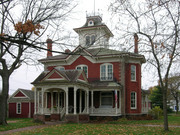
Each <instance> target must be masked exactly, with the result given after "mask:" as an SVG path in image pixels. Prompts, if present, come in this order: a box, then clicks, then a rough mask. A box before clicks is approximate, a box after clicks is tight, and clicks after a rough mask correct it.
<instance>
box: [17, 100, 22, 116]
mask: <svg viewBox="0 0 180 135" xmlns="http://www.w3.org/2000/svg"><path fill="white" fill-rule="evenodd" d="M18 104H20V112H18ZM21 108H22V106H21V103H20V102H18V103H16V114H21Z"/></svg>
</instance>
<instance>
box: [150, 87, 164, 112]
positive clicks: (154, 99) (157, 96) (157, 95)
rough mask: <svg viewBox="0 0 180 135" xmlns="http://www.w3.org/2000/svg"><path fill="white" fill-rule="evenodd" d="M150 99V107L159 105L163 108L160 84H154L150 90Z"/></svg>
mask: <svg viewBox="0 0 180 135" xmlns="http://www.w3.org/2000/svg"><path fill="white" fill-rule="evenodd" d="M149 98H150V100H151V103H152V107H153V108H154V107H156V106H159V107H160V108H161V109H163V94H162V90H161V87H160V86H154V87H153V88H152V90H151V95H150V97H149Z"/></svg>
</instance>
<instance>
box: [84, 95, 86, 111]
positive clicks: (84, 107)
mask: <svg viewBox="0 0 180 135" xmlns="http://www.w3.org/2000/svg"><path fill="white" fill-rule="evenodd" d="M84 96H85V98H84V100H85V101H84V102H85V104H84V110H85V111H86V112H87V92H85V93H84Z"/></svg>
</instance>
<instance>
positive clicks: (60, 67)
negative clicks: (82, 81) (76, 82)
mask: <svg viewBox="0 0 180 135" xmlns="http://www.w3.org/2000/svg"><path fill="white" fill-rule="evenodd" d="M55 69H57V70H60V71H64V70H65V69H64V67H62V66H58V67H55Z"/></svg>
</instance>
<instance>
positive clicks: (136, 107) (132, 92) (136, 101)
mask: <svg viewBox="0 0 180 135" xmlns="http://www.w3.org/2000/svg"><path fill="white" fill-rule="evenodd" d="M131 93H135V107H131V95H130V107H131V109H137V93H136V92H135V91H132V92H131ZM131 93H130V94H131Z"/></svg>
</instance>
